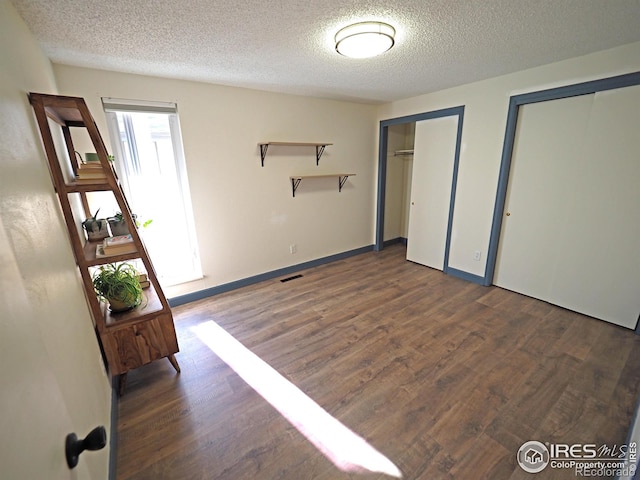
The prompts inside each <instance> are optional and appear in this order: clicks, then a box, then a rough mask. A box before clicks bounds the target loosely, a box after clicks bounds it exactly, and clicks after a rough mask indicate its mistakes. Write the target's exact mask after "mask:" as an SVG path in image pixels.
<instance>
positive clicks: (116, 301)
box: [93, 263, 142, 312]
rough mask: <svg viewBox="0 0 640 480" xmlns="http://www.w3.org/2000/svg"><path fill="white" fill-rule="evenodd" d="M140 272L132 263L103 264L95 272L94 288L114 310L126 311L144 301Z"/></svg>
mask: <svg viewBox="0 0 640 480" xmlns="http://www.w3.org/2000/svg"><path fill="white" fill-rule="evenodd" d="M139 275H140V274H139V273H138V271H137V270H136V269H135V267H134V266H133V265H131V264H130V263H120V264H115V263H109V264H107V265H102V266H101V267H100V268H99V269H98V270H96V272H95V273H94V274H93V288H94V289H95V291H96V294H97V295H98V298H100V299H101V300H106V301H108V302H109V308H110V309H111V311H112V312H124V311H127V310H130V309H132V308H135V307H137V306H138V305H140V303H141V302H142V287H141V286H140V280H139Z"/></svg>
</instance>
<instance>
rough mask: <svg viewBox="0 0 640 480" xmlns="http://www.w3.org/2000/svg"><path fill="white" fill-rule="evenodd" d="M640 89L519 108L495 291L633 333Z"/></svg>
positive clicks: (639, 261)
mask: <svg viewBox="0 0 640 480" xmlns="http://www.w3.org/2000/svg"><path fill="white" fill-rule="evenodd" d="M639 112H640V87H628V88H624V89H619V90H613V91H607V92H601V93H597V94H595V95H588V96H580V97H572V98H568V99H562V100H553V101H548V102H544V103H538V104H529V105H524V106H522V107H520V113H519V117H518V132H517V135H516V143H515V146H514V154H513V157H512V163H511V174H510V178H509V188H508V192H507V199H506V203H505V211H504V215H505V217H504V219H503V224H502V225H503V226H502V233H501V237H500V246H499V252H498V261H497V263H496V276H495V283H496V285H499V286H501V287H504V288H508V289H510V290H514V291H517V292H520V293H523V294H526V295H530V296H532V297H536V298H539V299H542V300H546V301H548V302H550V303H553V304H556V305H560V306H562V307H565V308H569V309H571V310H575V311H578V312H581V313H584V314H587V315H591V316H593V317H596V318H600V319H602V320H606V321H609V322H612V323H615V324H618V325H622V326H625V327H628V328H634V327H635V324H636V321H637V319H638V314H639V313H640V296H639V295H638V292H640V254H639V253H638V246H637V245H638V241H637V239H638V238H639V236H640V189H639V188H638V179H640V154H639V153H638V152H640V135H638V131H637V125H639V124H640V113H639Z"/></svg>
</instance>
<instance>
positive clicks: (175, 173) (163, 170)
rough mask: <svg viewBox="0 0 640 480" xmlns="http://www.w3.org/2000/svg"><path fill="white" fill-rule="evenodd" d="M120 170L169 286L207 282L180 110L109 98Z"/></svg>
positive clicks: (159, 271)
mask: <svg viewBox="0 0 640 480" xmlns="http://www.w3.org/2000/svg"><path fill="white" fill-rule="evenodd" d="M102 101H103V104H104V109H105V112H106V115H107V121H108V125H109V134H110V137H111V142H112V144H113V145H112V146H113V152H114V156H115V168H116V171H117V173H118V176H119V178H120V180H121V184H122V188H123V190H124V191H125V195H126V196H127V199H128V201H129V207H130V208H131V211H132V213H134V214H135V215H136V216H137V221H138V222H139V224H141V225H144V224H145V222H148V221H149V220H151V223H149V224H148V226H146V227H143V226H141V227H140V228H139V232H140V235H141V236H142V238H143V239H144V242H145V245H146V247H147V251H148V252H149V256H150V257H151V260H152V262H153V265H154V268H155V270H156V273H157V275H158V279H159V281H160V283H161V284H162V285H163V286H169V285H175V284H178V283H183V282H187V281H191V280H195V279H197V278H201V277H202V267H201V264H200V254H199V251H198V245H197V241H196V235H195V227H194V220H193V211H192V208H191V196H190V194H189V185H188V182H187V172H186V166H185V160H184V153H183V150H182V137H181V135H180V124H179V121H178V113H177V108H176V105H175V104H171V103H157V102H132V101H128V100H118V99H113V98H103V99H102Z"/></svg>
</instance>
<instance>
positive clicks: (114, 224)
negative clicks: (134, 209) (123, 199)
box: [107, 212, 136, 237]
mask: <svg viewBox="0 0 640 480" xmlns="http://www.w3.org/2000/svg"><path fill="white" fill-rule="evenodd" d="M131 216H132V217H133V221H134V222H135V221H136V215H135V213H134V214H132V215H131ZM107 221H108V222H109V227H110V228H111V235H113V236H114V237H117V236H119V235H128V234H129V226H128V225H127V222H126V221H125V219H124V217H123V216H122V213H120V212H117V213H116V214H115V215H114V216H113V217H109V218H107Z"/></svg>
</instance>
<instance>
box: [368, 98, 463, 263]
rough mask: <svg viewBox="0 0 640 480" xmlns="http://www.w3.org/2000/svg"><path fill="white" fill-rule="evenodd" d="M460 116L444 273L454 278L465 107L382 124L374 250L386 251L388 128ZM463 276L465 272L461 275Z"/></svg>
mask: <svg viewBox="0 0 640 480" xmlns="http://www.w3.org/2000/svg"><path fill="white" fill-rule="evenodd" d="M451 116H457V117H458V128H457V132H456V146H455V156H454V162H453V175H452V178H451V197H450V200H449V217H448V222H447V236H446V244H445V252H444V268H443V272H444V273H449V274H453V275H455V274H456V273H457V271H456V270H455V269H451V268H449V247H450V245H451V226H452V224H453V213H454V206H455V198H456V185H457V183H458V164H459V161H460V149H461V144H462V126H463V123H464V105H461V106H458V107H451V108H445V109H442V110H433V111H431V112H424V113H417V114H415V115H408V116H405V117H397V118H392V119H389V120H382V121H381V122H380V133H379V147H378V196H377V212H376V242H375V245H374V250H375V251H380V250H382V249H383V248H384V207H385V193H386V182H387V142H388V134H389V127H390V126H392V125H402V124H407V123H415V122H420V121H422V120H432V119H435V118H443V117H451ZM461 273H463V272H461Z"/></svg>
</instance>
